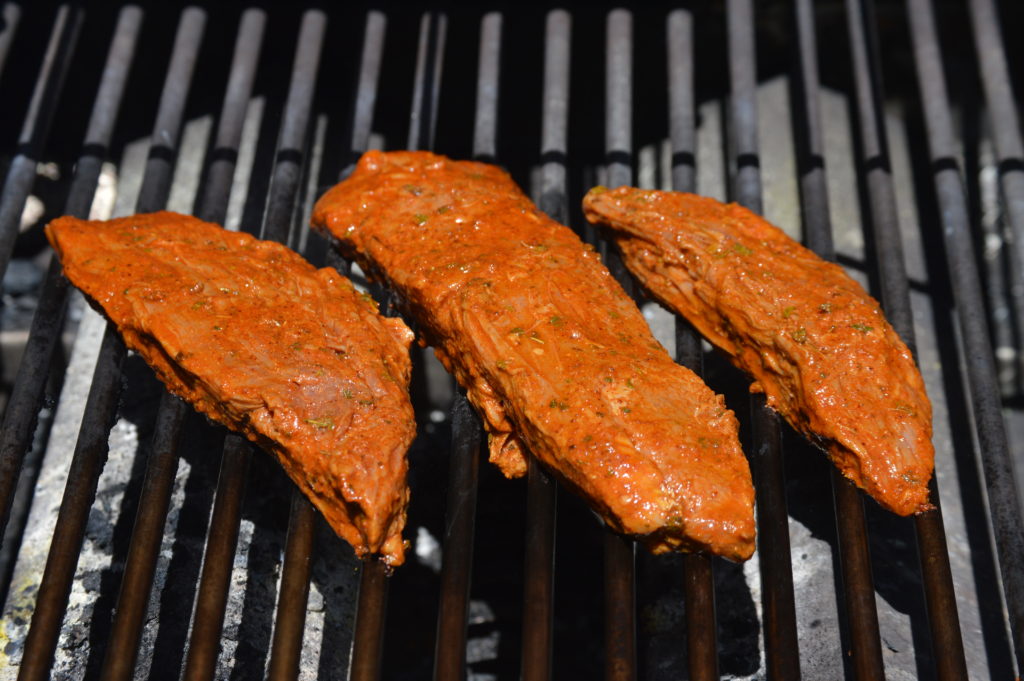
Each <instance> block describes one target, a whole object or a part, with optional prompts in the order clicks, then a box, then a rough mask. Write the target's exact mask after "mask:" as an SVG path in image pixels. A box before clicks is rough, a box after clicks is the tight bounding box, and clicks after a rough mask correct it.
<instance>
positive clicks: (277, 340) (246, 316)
mask: <svg viewBox="0 0 1024 681" xmlns="http://www.w3.org/2000/svg"><path fill="white" fill-rule="evenodd" d="M46 234H47V237H48V238H49V240H50V243H51V244H53V247H54V249H55V250H56V251H57V253H58V254H59V256H60V259H61V263H62V264H63V266H64V272H65V274H66V275H67V277H68V279H69V280H70V281H71V282H72V283H73V284H74V285H75V286H77V287H78V288H80V289H81V290H82V292H83V293H85V294H86V296H87V297H88V298H89V299H90V300H91V301H92V302H93V304H94V305H96V306H98V308H99V309H100V310H101V311H102V312H103V313H104V314H105V315H106V316H107V317H108V318H109V319H110V320H111V321H112V322H113V323H114V324H115V325H116V326H117V330H118V332H119V333H120V334H121V336H122V338H124V341H125V344H126V345H127V346H128V347H129V348H131V349H132V350H135V351H136V352H138V353H139V354H140V355H141V356H142V357H143V358H144V359H145V360H146V362H147V363H148V364H149V365H150V366H151V367H152V368H153V370H154V371H155V372H156V374H157V376H158V377H159V378H160V379H161V380H162V381H163V382H164V384H165V385H166V386H167V388H168V389H169V390H170V391H171V392H173V393H174V394H176V395H178V396H179V397H181V398H183V399H184V400H186V401H187V402H189V403H190V404H191V405H192V406H194V407H195V408H196V409H197V410H198V411H200V412H202V413H203V414H205V415H206V416H208V417H210V418H211V419H213V420H215V421H218V422H220V423H222V424H224V425H226V426H228V427H229V428H231V429H233V430H236V431H239V432H241V433H243V434H244V435H245V436H246V437H248V438H249V439H250V440H252V441H253V442H256V443H257V444H259V445H260V446H261V447H262V448H263V449H265V450H266V451H268V452H271V453H272V454H274V456H275V457H276V458H277V459H278V461H280V463H281V465H282V466H283V467H284V469H285V471H286V472H287V473H288V475H289V476H290V477H291V478H292V480H294V481H295V483H296V484H297V485H298V486H299V487H300V488H301V489H302V491H303V492H304V493H305V494H306V496H308V497H309V498H310V500H311V501H312V502H313V503H314V505H315V506H316V507H317V508H318V509H319V510H320V512H321V513H323V515H324V517H325V518H326V520H327V522H328V524H330V526H331V527H332V528H333V529H334V531H335V532H336V533H337V534H338V535H339V536H340V537H342V538H343V539H345V540H346V541H348V542H349V543H350V544H351V545H352V546H353V548H354V549H355V551H356V554H357V555H359V556H360V557H362V558H366V557H368V556H370V555H373V554H380V555H381V559H382V560H384V561H385V562H386V563H387V564H389V565H399V564H401V563H402V561H403V557H404V548H405V547H404V545H403V541H402V536H401V533H402V528H403V527H404V525H405V515H406V507H407V506H408V500H409V489H408V486H407V485H406V472H407V468H408V465H407V462H406V457H405V453H406V450H407V449H408V447H409V444H410V443H411V442H412V439H413V437H415V430H416V425H415V419H414V416H413V410H412V404H411V403H410V400H409V395H408V385H409V376H410V367H411V365H410V361H409V356H408V348H409V344H410V343H411V341H412V332H411V331H409V329H408V328H407V327H406V326H405V325H404V324H403V323H402V322H401V321H400V320H397V319H385V318H384V317H382V316H380V314H379V313H378V312H377V307H376V305H375V304H374V303H373V301H372V300H370V299H368V298H364V296H363V295H362V294H360V293H359V292H358V291H356V290H355V289H354V288H353V287H352V284H351V283H349V281H348V280H347V279H345V278H344V277H343V276H341V275H340V274H338V273H337V272H336V271H334V270H331V269H321V270H317V269H316V268H314V267H313V266H311V265H310V264H309V263H307V262H306V261H305V260H303V259H302V258H301V257H300V256H299V255H298V254H296V253H294V252H292V251H291V250H289V249H287V248H286V247H284V246H282V245H281V244H277V243H272V242H268V241H260V240H258V239H255V238H253V237H252V236H250V235H248V234H244V233H238V232H229V231H227V230H224V229H221V228H220V227H218V226H217V225H214V224H210V223H207V222H203V221H201V220H197V219H195V218H192V217H188V216H185V215H178V214H175V213H169V212H160V213H152V214H147V215H136V216H133V217H127V218H120V219H117V220H110V221H107V222H90V221H85V220H78V219H75V218H71V217H63V218H58V219H57V220H54V221H53V222H51V223H50V224H49V225H48V226H47V228H46Z"/></svg>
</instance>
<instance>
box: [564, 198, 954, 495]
mask: <svg viewBox="0 0 1024 681" xmlns="http://www.w3.org/2000/svg"><path fill="white" fill-rule="evenodd" d="M583 207H584V211H585V213H586V216H587V218H588V219H589V220H591V221H592V222H598V223H602V224H605V225H607V226H609V227H611V228H612V229H613V230H614V231H615V235H616V239H617V241H618V244H619V246H620V248H621V249H622V253H623V257H624V259H625V262H626V265H627V267H629V269H630V270H631V271H632V272H633V274H635V275H636V276H637V277H638V278H639V279H640V280H641V281H642V282H643V283H644V286H646V288H647V289H648V290H649V291H651V293H653V294H654V295H655V296H656V297H657V298H658V299H659V300H661V301H662V302H663V303H665V304H666V305H668V306H669V307H671V308H673V309H675V310H676V311H678V312H679V313H680V314H682V315H683V316H685V317H686V318H687V319H688V320H690V323H692V324H693V325H694V326H695V327H696V328H697V329H698V330H699V331H700V332H701V333H702V334H703V335H704V336H705V337H706V338H707V339H708V340H710V341H711V342H712V343H714V344H715V345H716V346H718V348H719V349H721V350H722V351H724V352H725V353H726V354H727V355H728V356H729V358H730V359H731V360H732V362H733V363H734V364H735V365H736V366H737V367H739V368H740V369H743V370H744V371H746V372H747V373H748V374H750V375H751V376H752V377H753V378H754V383H753V384H752V385H751V386H750V390H751V391H752V392H764V393H765V395H766V396H767V400H768V404H769V406H771V407H772V408H774V409H776V410H778V411H779V413H781V414H782V415H783V416H784V417H785V418H786V420H787V421H789V423H790V424H791V425H792V426H793V427H794V428H796V429H797V430H799V431H800V432H802V433H803V434H804V435H805V436H807V437H808V438H809V439H811V440H812V441H813V442H815V443H817V444H818V445H819V446H820V447H822V448H823V449H824V450H825V451H826V452H827V453H828V456H829V458H830V459H831V460H832V461H833V462H834V463H835V465H836V466H837V467H838V468H839V470H840V471H842V473H843V475H845V476H846V477H847V478H849V479H850V480H852V481H853V482H854V483H856V484H857V485H858V486H860V487H861V488H863V489H864V490H866V491H867V492H868V494H870V495H871V496H872V497H874V498H875V500H876V501H878V503H879V504H881V505H882V506H883V507H884V508H886V509H889V510H890V511H893V512H895V513H899V514H900V515H909V514H911V513H915V512H918V511H923V510H927V509H928V508H930V505H929V503H928V481H929V479H930V478H931V475H932V469H933V466H934V450H933V448H932V442H931V437H932V426H931V419H932V409H931V403H930V402H929V401H928V397H927V395H926V394H925V388H924V381H923V380H922V379H921V374H920V372H919V371H918V370H917V367H916V366H915V365H914V359H913V357H912V356H911V354H910V351H909V350H908V349H907V346H906V345H904V343H903V342H902V341H901V340H900V339H899V337H898V336H897V335H896V332H895V331H893V329H892V326H890V324H889V322H888V321H886V319H885V317H884V316H883V315H882V310H881V308H879V306H878V303H877V302H875V300H874V299H872V298H871V297H870V296H868V294H867V293H865V291H864V289H863V288H861V286H860V285H859V284H857V282H855V281H854V280H853V279H851V278H850V277H849V276H848V275H847V274H846V273H845V272H844V271H843V269H842V268H841V267H839V266H838V265H835V264H832V263H829V262H826V261H824V260H822V259H821V258H819V257H818V256H817V255H815V254H814V253H813V252H812V251H810V250H808V249H807V248H804V247H803V246H801V245H800V244H798V243H797V242H795V241H793V240H792V239H790V238H789V237H788V236H786V234H785V233H784V232H782V230H780V229H778V228H777V227H775V226H773V225H771V224H769V223H768V222H767V221H766V220H764V219H763V218H761V217H759V216H757V215H755V214H754V213H752V212H750V211H749V210H747V209H745V208H742V207H740V206H737V205H725V204H722V203H720V202H718V201H715V200H714V199H709V198H705V197H701V196H695V195H693V194H682V193H676V192H660V191H646V190H640V189H634V188H631V187H620V188H618V189H613V190H607V189H605V188H603V187H599V188H595V189H593V190H591V191H590V193H588V194H587V196H586V198H585V199H584V202H583Z"/></svg>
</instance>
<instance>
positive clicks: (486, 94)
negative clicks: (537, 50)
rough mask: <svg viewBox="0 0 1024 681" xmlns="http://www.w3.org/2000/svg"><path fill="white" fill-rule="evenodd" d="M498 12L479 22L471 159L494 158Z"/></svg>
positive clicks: (487, 15) (498, 50) (498, 58)
mask: <svg viewBox="0 0 1024 681" xmlns="http://www.w3.org/2000/svg"><path fill="white" fill-rule="evenodd" d="M501 24H502V18H501V14H500V13H499V12H488V13H487V14H485V15H484V18H483V20H482V21H481V22H480V67H479V72H478V74H477V83H476V120H475V121H474V125H473V157H474V158H477V159H479V160H481V161H493V160H494V158H495V157H496V156H497V153H498V150H497V142H496V138H497V134H498V94H499V93H498V84H499V78H498V75H499V71H500V68H501Z"/></svg>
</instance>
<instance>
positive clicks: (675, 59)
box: [666, 10, 718, 681]
mask: <svg viewBox="0 0 1024 681" xmlns="http://www.w3.org/2000/svg"><path fill="white" fill-rule="evenodd" d="M666 31H667V35H666V37H667V40H668V93H669V136H670V141H671V144H672V188H673V189H674V190H675V191H681V192H693V191H696V188H697V172H696V171H697V162H696V153H695V150H696V148H697V131H696V121H695V117H694V99H693V71H694V67H693V16H692V15H691V14H690V12H689V11H687V10H675V11H673V12H672V13H670V14H669V16H668V23H667V25H666ZM675 339H676V361H677V362H679V363H680V364H682V365H683V366H685V367H686V368H688V369H690V370H691V371H693V372H695V373H697V374H698V375H700V374H701V373H702V368H703V358H702V356H701V347H700V338H699V337H698V336H697V334H696V332H695V331H694V330H693V327H691V326H690V324H689V323H688V322H687V321H686V320H685V319H683V318H682V317H680V316H678V315H676V317H675ZM682 564H683V585H684V586H683V588H684V593H685V598H686V651H687V663H688V667H689V671H690V678H691V679H693V681H712V680H713V679H717V678H718V640H717V639H718V637H717V632H716V629H717V623H716V621H715V576H714V568H713V567H712V563H711V557H710V556H708V555H703V554H685V555H684V556H683V559H682Z"/></svg>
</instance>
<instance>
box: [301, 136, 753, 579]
mask: <svg viewBox="0 0 1024 681" xmlns="http://www.w3.org/2000/svg"><path fill="white" fill-rule="evenodd" d="M313 224H314V225H315V226H316V227H318V228H320V229H324V230H327V231H329V232H330V233H331V234H333V235H334V236H335V237H337V239H338V240H339V241H340V242H341V247H342V249H343V250H344V251H345V252H346V253H347V254H349V255H350V256H354V257H355V258H357V259H358V260H359V262H360V263H361V264H362V265H363V267H364V268H365V269H367V270H368V271H369V272H370V273H372V274H373V275H375V276H378V277H380V278H382V279H384V280H386V282H387V283H388V284H389V285H390V286H391V287H392V288H393V289H395V290H396V291H397V292H398V293H399V294H400V295H401V296H402V298H403V304H404V305H405V306H406V308H407V309H408V311H409V312H410V313H411V314H412V315H413V316H414V317H415V318H416V319H417V320H418V322H419V324H420V325H421V328H422V330H423V332H424V334H425V340H426V341H428V342H429V343H430V344H432V345H433V346H434V347H435V350H436V352H437V355H438V357H439V358H440V359H441V361H442V362H443V363H444V364H445V366H446V367H447V368H448V369H449V371H451V372H452V373H453V374H454V375H455V377H456V379H457V380H458V381H459V383H460V384H461V385H462V386H464V387H465V388H466V391H467V395H468V397H469V400H470V402H471V403H472V404H473V405H474V406H475V407H476V408H477V410H478V411H479V412H480V413H481V414H482V416H483V419H484V422H485V426H486V428H487V430H488V432H489V442H490V451H491V460H492V461H494V462H495V463H496V464H497V465H498V466H500V467H501V469H502V470H503V472H504V473H505V474H506V475H508V476H510V477H511V476H517V475H522V474H523V473H524V472H525V471H526V460H525V458H524V452H525V451H527V450H528V451H529V452H531V453H532V454H533V455H535V456H536V457H537V458H538V459H540V460H541V461H542V462H543V463H544V464H545V465H546V466H547V467H548V468H549V469H550V470H552V471H554V472H555V474H556V475H557V476H558V477H559V478H560V479H561V480H562V481H563V482H565V483H566V484H568V486H569V487H570V488H572V489H574V490H575V491H577V492H578V493H580V494H581V495H582V496H583V497H584V498H585V499H587V500H588V501H589V503H590V504H591V506H592V507H593V508H594V509H595V510H596V511H597V512H598V513H599V514H600V515H601V517H602V518H604V520H605V522H606V523H608V525H610V526H611V527H612V528H613V529H615V530H616V531H619V532H623V533H628V534H631V535H636V536H638V537H639V538H640V539H641V540H642V541H643V542H644V543H645V544H646V545H647V546H648V548H650V549H651V550H653V551H654V552H663V551H669V550H706V551H711V552H714V553H717V554H720V555H723V556H726V557H728V558H732V559H734V560H736V559H745V558H747V557H749V556H750V555H751V553H752V552H753V547H754V545H753V538H754V521H753V498H754V491H753V487H752V485H751V481H750V471H749V468H748V466H747V462H746V459H745V458H744V457H743V453H742V451H741V450H740V446H739V442H738V440H737V423H736V419H735V416H734V415H733V413H732V412H731V411H729V410H728V409H726V407H725V404H724V402H723V399H722V398H721V397H720V396H718V395H715V394H714V393H713V392H711V390H709V389H708V388H707V386H705V385H704V383H703V382H702V381H701V380H700V379H699V378H698V377H697V376H696V375H695V374H693V373H692V372H691V371H689V370H687V369H685V368H683V367H681V366H679V365H677V364H676V363H675V362H673V361H672V359H671V358H670V357H669V356H668V354H667V353H666V352H665V350H664V349H663V348H662V347H661V346H660V345H659V344H658V342H657V341H656V340H655V339H654V337H653V336H652V335H651V333H650V330H649V328H648V327H647V323H646V322H645V321H644V319H643V316H642V315H641V314H640V312H639V310H638V309H637V308H636V306H635V305H634V303H633V302H632V301H631V300H630V299H629V297H628V296H626V294H625V292H624V291H623V290H622V288H621V287H620V286H619V285H618V284H617V283H616V282H615V281H614V280H613V278H612V277H611V275H610V274H609V273H608V270H607V269H605V268H604V266H603V265H601V263H600V260H599V258H598V256H597V254H596V253H594V252H593V250H592V249H590V248H589V247H587V246H585V245H584V244H583V242H581V241H580V240H579V238H577V236H576V235H575V234H574V233H573V232H572V231H571V230H570V229H569V228H567V227H564V226H562V225H560V224H558V223H556V222H555V221H553V220H551V219H550V218H548V217H547V216H546V215H544V214H543V213H542V212H541V211H539V210H538V209H537V208H536V207H535V206H534V205H533V204H532V203H531V202H530V201H529V199H527V198H526V196H525V195H524V194H523V193H522V192H521V191H520V190H519V188H518V187H517V186H516V185H515V183H514V182H513V181H512V180H511V178H510V177H509V176H508V175H507V174H505V173H504V172H503V171H501V170H499V169H498V168H496V167H494V166H490V165H486V164H482V163H472V162H464V161H452V160H449V159H447V158H445V157H443V156H437V155H434V154H430V153H426V152H393V153H382V152H369V153H367V154H365V155H364V156H363V158H362V159H361V160H360V162H359V164H358V167H357V168H356V171H355V172H354V173H353V175H352V176H351V177H350V178H349V179H348V180H346V181H344V182H342V183H341V184H340V185H338V186H336V187H334V188H333V189H331V190H330V191H328V192H327V193H326V194H325V195H324V196H323V197H322V198H321V199H320V201H319V202H318V203H317V205H316V208H315V210H314V214H313Z"/></svg>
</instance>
